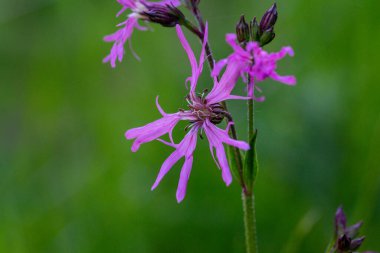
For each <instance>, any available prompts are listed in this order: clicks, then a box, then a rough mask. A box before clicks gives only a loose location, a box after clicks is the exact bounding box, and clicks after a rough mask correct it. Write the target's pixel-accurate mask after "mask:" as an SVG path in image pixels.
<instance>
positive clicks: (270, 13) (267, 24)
mask: <svg viewBox="0 0 380 253" xmlns="http://www.w3.org/2000/svg"><path fill="white" fill-rule="evenodd" d="M277 16H278V14H277V6H276V3H274V4H273V5H272V6H271V7H270V8H269V9H268V10H267V11H266V12H265V14H264V16H263V17H262V18H261V21H260V31H261V32H262V33H263V32H264V31H266V30H268V29H270V28H273V26H274V25H275V24H276V21H277Z"/></svg>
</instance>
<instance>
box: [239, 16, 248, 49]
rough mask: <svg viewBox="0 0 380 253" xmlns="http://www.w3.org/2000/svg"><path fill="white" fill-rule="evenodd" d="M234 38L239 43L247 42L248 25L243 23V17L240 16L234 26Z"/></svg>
mask: <svg viewBox="0 0 380 253" xmlns="http://www.w3.org/2000/svg"><path fill="white" fill-rule="evenodd" d="M236 36H237V39H238V41H239V42H240V43H246V42H248V41H249V37H250V34H249V25H248V24H247V22H245V18H244V15H241V17H240V21H239V23H237V25H236Z"/></svg>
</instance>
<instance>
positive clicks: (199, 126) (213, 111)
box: [125, 25, 249, 202]
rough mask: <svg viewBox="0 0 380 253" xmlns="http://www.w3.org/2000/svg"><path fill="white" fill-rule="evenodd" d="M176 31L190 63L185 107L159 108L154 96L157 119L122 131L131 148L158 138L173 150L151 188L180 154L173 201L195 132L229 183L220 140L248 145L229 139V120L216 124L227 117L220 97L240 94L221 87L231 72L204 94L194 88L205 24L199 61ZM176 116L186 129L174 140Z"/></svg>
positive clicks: (185, 176)
mask: <svg viewBox="0 0 380 253" xmlns="http://www.w3.org/2000/svg"><path fill="white" fill-rule="evenodd" d="M176 29H177V34H178V37H179V39H180V42H181V43H182V46H183V48H184V49H185V51H186V53H187V55H188V58H189V60H190V64H191V67H192V75H191V76H190V77H189V78H188V80H187V81H189V82H190V90H189V95H188V96H187V103H188V110H182V109H181V110H179V112H177V113H173V114H167V113H166V112H164V110H163V109H162V108H161V106H160V105H159V103H158V99H157V100H156V105H157V108H158V110H159V112H160V113H161V115H162V118H161V119H158V120H156V121H154V122H152V123H149V124H147V125H145V126H143V127H139V128H134V129H131V130H128V131H127V132H126V134H125V136H126V138H127V139H128V140H130V139H135V141H134V143H133V145H132V151H133V152H136V151H137V150H138V148H139V147H140V145H141V144H143V143H146V142H150V141H152V140H159V141H161V142H162V143H164V144H166V145H168V146H171V147H173V148H174V149H175V151H174V152H173V153H172V154H171V155H170V156H169V157H168V158H167V159H166V160H165V161H164V163H163V164H162V166H161V169H160V171H159V173H158V176H157V179H156V181H155V183H154V184H153V186H152V190H153V189H155V188H156V187H157V186H158V184H159V183H160V182H161V180H162V178H163V177H164V176H165V175H166V173H167V172H168V171H169V170H170V169H171V168H172V167H173V165H174V164H175V163H177V162H178V161H179V160H180V159H181V158H184V163H183V166H182V170H181V174H180V179H179V183H178V188H177V193H176V197H177V201H178V202H181V201H182V200H183V199H184V197H185V195H186V187H187V182H188V180H189V176H190V172H191V168H192V164H193V153H194V150H195V147H196V144H197V139H198V135H199V136H200V137H201V138H203V132H204V133H205V135H206V137H207V139H208V141H209V146H210V151H211V154H212V157H213V158H214V161H215V163H216V164H217V166H218V167H219V168H220V169H221V171H222V178H223V180H224V182H225V183H226V185H229V184H230V183H231V181H232V176H231V172H230V168H229V165H228V161H227V157H226V153H225V149H224V146H223V145H224V144H228V145H231V146H234V147H237V148H241V149H243V150H248V149H249V144H247V143H245V142H243V141H238V140H235V139H232V138H230V137H229V135H228V131H229V127H230V126H231V124H233V123H232V122H230V123H229V124H228V125H227V128H226V129H220V128H218V127H217V126H216V125H217V124H219V123H221V122H222V120H223V119H224V118H225V117H229V114H228V112H226V111H225V110H224V108H223V106H222V105H221V104H220V102H222V101H223V100H224V99H239V98H240V97H237V96H232V95H230V89H224V88H223V87H227V88H229V86H228V84H227V83H228V82H229V80H230V78H235V76H233V75H230V76H227V75H226V76H225V77H224V79H223V78H222V79H221V81H220V82H217V81H216V80H215V83H214V87H213V89H212V90H211V92H210V93H208V94H207V95H206V92H203V93H202V94H201V95H199V94H196V92H195V89H196V86H197V82H198V78H199V76H200V74H201V72H202V69H203V63H204V61H205V45H206V42H207V25H206V30H205V35H204V41H203V46H202V51H201V56H200V60H199V62H197V60H196V58H195V56H194V53H193V51H192V49H191V48H190V45H189V43H188V42H187V40H186V38H185V36H184V34H183V32H182V30H181V28H180V26H179V25H177V27H176ZM180 120H186V121H188V122H189V125H188V126H187V127H186V129H189V131H188V133H187V134H186V135H185V137H184V138H183V140H182V141H181V142H180V143H178V144H176V143H174V141H173V138H172V131H173V129H174V127H175V126H176V124H177V123H178V122H179V121H180ZM165 134H168V135H169V139H170V142H167V141H164V140H162V139H160V137H161V136H163V135H165ZM214 150H215V153H216V157H215V156H214Z"/></svg>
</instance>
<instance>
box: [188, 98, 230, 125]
mask: <svg viewBox="0 0 380 253" xmlns="http://www.w3.org/2000/svg"><path fill="white" fill-rule="evenodd" d="M204 97H205V92H203V93H202V94H201V95H200V96H197V97H196V98H195V99H193V100H191V99H190V97H187V99H186V100H187V102H188V107H189V108H190V111H191V114H192V115H193V116H195V118H196V120H195V121H194V122H193V123H195V122H199V121H205V120H206V119H209V120H210V122H212V123H213V124H215V125H217V124H219V123H221V122H222V121H223V119H224V117H225V116H226V112H225V110H224V108H223V106H222V105H221V104H219V103H217V104H211V105H209V104H207V101H206V99H205V98H204Z"/></svg>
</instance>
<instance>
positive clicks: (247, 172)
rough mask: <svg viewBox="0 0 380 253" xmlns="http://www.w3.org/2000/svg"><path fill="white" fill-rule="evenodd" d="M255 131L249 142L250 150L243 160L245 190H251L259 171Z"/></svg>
mask: <svg viewBox="0 0 380 253" xmlns="http://www.w3.org/2000/svg"><path fill="white" fill-rule="evenodd" d="M256 137H257V130H256V131H255V133H254V134H253V136H252V138H251V140H250V141H249V146H250V147H251V148H250V150H248V151H247V153H246V155H245V159H244V169H243V172H244V181H245V182H246V186H247V190H249V191H251V192H252V190H253V184H254V183H255V180H256V177H257V173H258V171H259V164H258V162H257V151H256V139H257V138H256Z"/></svg>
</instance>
